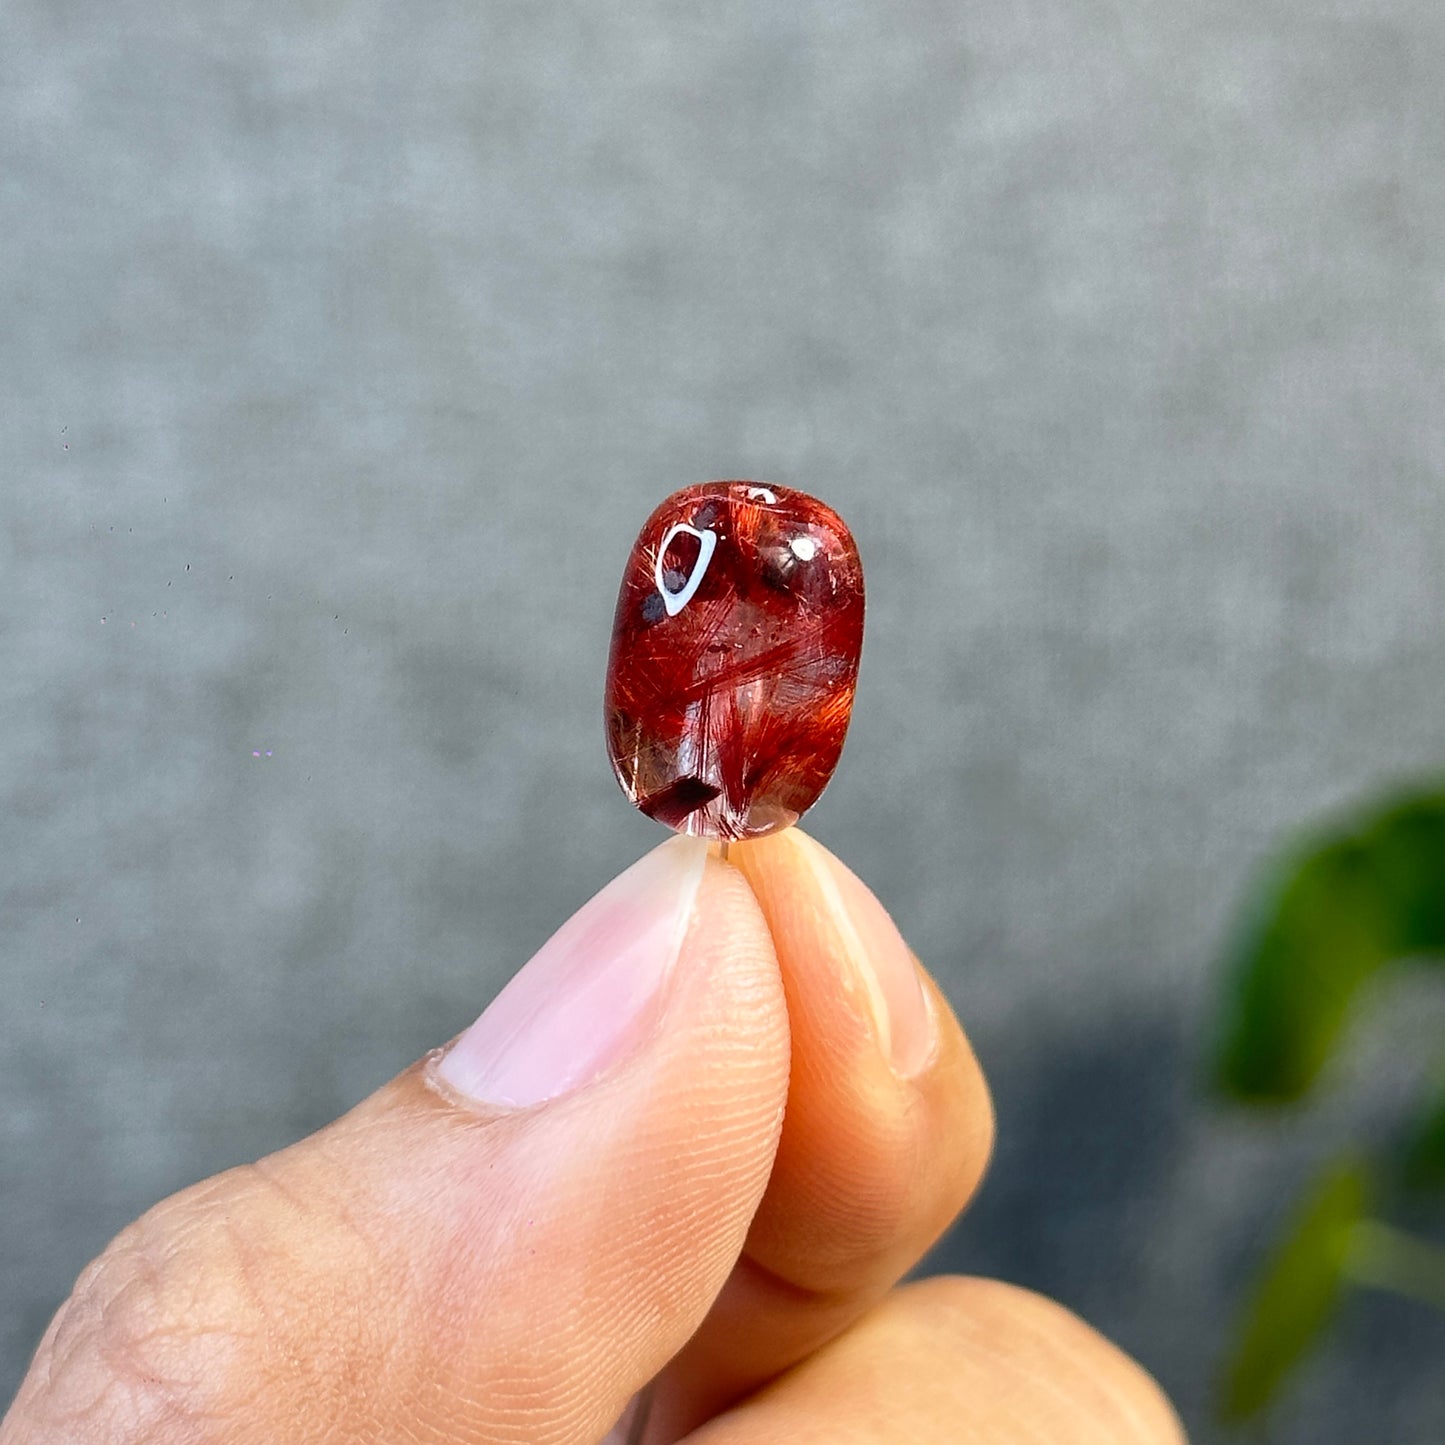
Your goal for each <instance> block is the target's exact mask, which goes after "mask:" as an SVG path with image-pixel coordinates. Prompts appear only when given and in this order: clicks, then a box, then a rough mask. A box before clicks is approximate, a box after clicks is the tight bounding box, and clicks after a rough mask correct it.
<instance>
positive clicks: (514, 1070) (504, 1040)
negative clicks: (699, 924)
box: [436, 838, 707, 1108]
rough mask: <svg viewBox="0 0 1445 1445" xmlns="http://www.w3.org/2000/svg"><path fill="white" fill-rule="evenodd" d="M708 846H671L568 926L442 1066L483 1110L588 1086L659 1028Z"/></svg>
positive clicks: (616, 882) (623, 877)
mask: <svg viewBox="0 0 1445 1445" xmlns="http://www.w3.org/2000/svg"><path fill="white" fill-rule="evenodd" d="M706 861H707V845H706V844H705V843H703V842H701V841H700V840H698V839H694V838H674V839H670V840H669V841H668V842H666V843H664V844H662V846H661V847H659V848H654V849H653V850H652V852H651V853H649V854H647V855H646V856H645V857H644V858H642V859H640V860H639V861H638V862H636V863H634V864H633V865H632V867H631V868H629V869H628V870H627V871H626V872H625V873H622V874H620V875H619V876H618V877H616V878H614V879H613V880H612V882H611V883H609V884H608V885H607V886H606V887H605V888H604V889H603V890H602V891H601V892H600V893H599V894H597V895H596V897H594V898H593V899H592V900H591V901H590V902H589V903H585V904H584V905H583V906H582V907H581V909H579V910H578V912H576V913H574V914H573V915H572V917H571V918H569V919H568V920H567V922H566V923H564V924H563V925H562V926H561V928H559V929H558V930H557V932H556V933H554V934H553V935H552V937H551V938H549V939H548V940H547V942H546V943H544V944H543V945H542V947H541V949H540V950H539V951H538V952H537V953H536V954H534V955H533V957H532V958H531V960H530V961H529V962H528V963H527V964H526V966H525V967H523V968H522V970H521V971H520V972H519V973H518V974H517V975H516V977H514V978H513V979H512V981H511V982H510V983H508V984H507V986H506V987H505V988H504V989H503V990H502V991H501V993H499V994H498V995H497V996H496V998H495V999H493V1000H492V1002H491V1004H490V1005H488V1007H487V1011H486V1012H485V1013H484V1014H483V1015H482V1016H481V1018H479V1019H478V1020H477V1021H476V1023H474V1024H473V1025H472V1026H471V1028H469V1029H468V1030H467V1031H466V1033H464V1034H463V1035H462V1036H461V1038H459V1039H458V1040H457V1041H456V1043H455V1044H453V1045H452V1047H451V1049H450V1050H448V1052H447V1053H446V1054H445V1055H443V1057H442V1058H441V1059H440V1060H439V1062H438V1063H437V1065H436V1073H437V1075H438V1077H440V1078H441V1079H442V1080H444V1081H445V1082H446V1083H447V1084H448V1085H450V1086H451V1087H452V1088H453V1089H456V1090H457V1091H458V1092H459V1093H462V1094H465V1095H466V1096H468V1097H469V1098H472V1099H476V1100H478V1101H480V1102H482V1103H487V1104H500V1105H505V1106H508V1107H511V1108H525V1107H527V1106H528V1105H530V1104H540V1103H541V1102H542V1101H543V1100H545V1099H555V1098H558V1097H559V1096H560V1095H562V1094H567V1093H570V1092H571V1091H572V1090H574V1089H579V1088H581V1087H582V1086H583V1085H584V1084H588V1083H590V1082H591V1081H592V1080H593V1079H595V1078H596V1077H597V1076H598V1075H599V1074H601V1073H603V1072H604V1071H605V1070H607V1069H609V1068H611V1067H612V1066H613V1065H614V1064H617V1063H620V1062H621V1061H622V1060H623V1059H624V1058H626V1057H627V1056H628V1055H629V1054H631V1053H632V1052H633V1051H634V1050H635V1049H636V1048H637V1047H638V1046H639V1045H640V1044H641V1043H642V1041H643V1039H644V1038H646V1037H647V1035H648V1034H649V1033H650V1032H651V1030H652V1029H653V1027H655V1025H656V1023H657V1021H658V1019H659V1018H660V1017H661V1014H662V1008H663V1004H664V1002H665V996H666V992H667V986H668V983H669V981H670V979H671V977H672V972H673V967H674V965H675V964H676V963H677V958H678V954H679V953H680V952H681V950H682V942H683V938H684V937H685V936H686V933H687V925H688V921H689V920H690V919H691V917H692V907H693V902H694V900H695V899H696V897H697V889H698V884H699V883H700V882H701V881H702V872H703V866H704V864H705V863H706Z"/></svg>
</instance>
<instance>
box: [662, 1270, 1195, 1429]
mask: <svg viewBox="0 0 1445 1445" xmlns="http://www.w3.org/2000/svg"><path fill="white" fill-rule="evenodd" d="M687 1442H688V1445H854V1442H856V1445H891V1442H897V1445H1045V1442H1047V1445H1185V1437H1184V1430H1183V1427H1182V1426H1181V1425H1180V1423H1179V1420H1178V1417H1177V1416H1176V1415H1175V1413H1174V1411H1173V1409H1172V1408H1171V1407H1170V1405H1169V1402H1168V1401H1167V1400H1166V1399H1165V1397H1164V1395H1163V1393H1162V1392H1161V1391H1160V1389H1159V1387H1158V1385H1156V1384H1155V1383H1154V1381H1153V1380H1152V1379H1151V1378H1150V1377H1149V1375H1148V1374H1146V1373H1145V1371H1144V1370H1143V1369H1141V1368H1140V1367H1139V1366H1138V1365H1137V1364H1136V1363H1135V1362H1134V1361H1133V1360H1131V1359H1130V1358H1129V1357H1128V1356H1127V1355H1125V1354H1124V1353H1123V1352H1122V1351H1120V1350H1119V1349H1118V1348H1116V1347H1115V1346H1114V1345H1112V1344H1110V1343H1109V1341H1108V1340H1106V1339H1105V1338H1104V1337H1103V1336H1102V1335H1100V1334H1098V1333H1097V1332H1095V1331H1094V1330H1092V1329H1090V1328H1089V1326H1088V1325H1086V1324H1084V1323H1083V1321H1082V1320H1080V1319H1078V1317H1077V1316H1075V1315H1072V1314H1070V1313H1069V1311H1068V1310H1066V1309H1064V1308H1063V1307H1062V1306H1061V1305H1057V1304H1055V1303H1053V1301H1051V1300H1047V1299H1045V1298H1043V1297H1042V1296H1041V1295H1036V1294H1033V1293H1031V1292H1030V1291H1028V1290H1023V1289H1018V1288H1016V1287H1015V1286H1013V1285H1007V1284H1001V1283H999V1282H998V1281H996V1280H987V1279H961V1278H953V1277H950V1278H940V1279H930V1280H924V1281H922V1282H921V1283H918V1284H914V1285H908V1286H905V1287H903V1288H901V1289H898V1290H895V1291H894V1292H893V1294H892V1295H890V1296H889V1297H888V1299H887V1300H886V1301H885V1302H884V1303H882V1304H880V1305H879V1306H877V1307H876V1308H875V1309H874V1310H873V1311H872V1312H871V1313H870V1314H868V1315H867V1316H866V1317H865V1318H864V1319H863V1320H862V1321H860V1322H859V1323H858V1324H856V1325H855V1326H854V1327H853V1328H852V1329H850V1330H849V1331H848V1332H847V1333H846V1334H844V1335H842V1336H841V1337H840V1338H838V1339H836V1340H834V1341H833V1342H832V1343H831V1344H830V1345H828V1346H826V1347H825V1348H824V1349H822V1350H820V1351H819V1352H818V1353H817V1354H815V1355H813V1356H812V1357H811V1358H809V1359H808V1360H806V1361H805V1362H804V1363H802V1364H801V1365H799V1366H798V1367H797V1368H796V1369H794V1370H793V1371H791V1372H790V1373H789V1374H787V1375H784V1376H783V1377H782V1378H780V1379H779V1380H777V1381H776V1382H775V1383H773V1384H772V1385H770V1386H769V1387H768V1388H767V1389H765V1390H763V1391H761V1392H760V1393H759V1394H757V1395H755V1396H753V1397H752V1398H750V1399H749V1400H747V1401H745V1402H744V1403H743V1404H741V1405H739V1406H737V1407H736V1408H734V1409H732V1410H730V1411H728V1412H727V1413H726V1414H724V1415H720V1416H718V1417H717V1418H716V1419H714V1420H712V1421H710V1422H709V1423H707V1424H706V1425H703V1426H702V1427H700V1428H699V1429H697V1430H696V1431H694V1432H693V1433H692V1434H691V1435H689V1436H688V1437H687Z"/></svg>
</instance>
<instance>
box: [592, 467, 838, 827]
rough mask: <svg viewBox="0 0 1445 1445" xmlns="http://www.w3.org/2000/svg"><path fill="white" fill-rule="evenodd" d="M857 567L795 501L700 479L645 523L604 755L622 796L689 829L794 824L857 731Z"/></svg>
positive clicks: (613, 672)
mask: <svg viewBox="0 0 1445 1445" xmlns="http://www.w3.org/2000/svg"><path fill="white" fill-rule="evenodd" d="M862 646H863V569H862V567H861V566H860V565H859V562H858V549H857V547H856V546H854V543H853V538H852V536H851V535H850V534H849V532H848V529H847V527H845V526H844V525H843V522H842V520H841V519H840V518H839V516H838V514H837V513H836V512H835V511H833V509H832V508H831V507H827V506H825V505H824V504H823V503H822V502H819V501H817V500H815V499H814V498H813V497H809V496H806V495H804V493H802V492H794V491H790V490H788V489H787V488H785V487H775V486H771V485H765V484H763V483H760V482H741V481H738V482H703V483H701V484H700V485H698V486H694V487H685V488H684V489H683V490H682V491H680V492H674V493H673V495H672V496H670V497H669V498H668V499H667V500H666V501H665V502H663V503H662V505H661V506H660V507H658V509H657V510H656V511H655V512H654V513H653V514H652V516H651V517H649V518H648V519H647V524H646V526H644V527H643V529H642V533H641V535H640V536H639V537H638V539H637V543H636V545H635V546H634V547H633V549H632V553H631V555H630V556H629V557H628V559H627V569H626V571H625V572H624V573H623V576H622V591H621V593H620V595H619V596H618V599H617V615H616V618H615V620H614V622H613V628H612V656H611V659H610V661H609V663H608V668H607V696H606V721H607V748H608V754H609V756H610V757H611V759H612V766H613V769H614V770H615V772H616V773H617V779H618V781H619V782H620V783H621V784H622V787H623V789H624V791H625V792H626V793H627V796H628V797H629V798H631V799H632V801H633V802H634V803H636V804H637V806H638V807H639V808H641V809H642V811H643V812H644V813H646V814H647V815H648V817H650V818H656V819H657V820H658V822H660V823H666V824H667V825H668V826H669V827H671V828H676V829H677V830H678V831H679V832H681V833H691V834H699V835H702V836H705V837H712V838H749V837H755V836H757V835H759V834H762V833H772V832H775V831H776V830H777V829H779V828H786V827H787V826H788V825H789V824H790V823H795V822H796V821H797V820H798V818H799V817H800V816H801V815H802V813H803V812H804V810H805V809H807V808H809V807H811V806H812V804H813V802H814V801H815V800H816V799H817V797H818V794H819V793H821V792H822V791H823V787H824V785H825V784H826V783H827V781H828V778H829V776H830V774H831V773H832V771H833V768H834V766H835V765H836V764H837V761H838V754H839V753H840V752H841V751H842V747H843V735H844V734H845V733H846V732H847V730H848V714H849V711H850V710H851V708H852V706H853V688H854V683H855V681H856V679H857V675H858V656H859V652H860V651H861V649H862Z"/></svg>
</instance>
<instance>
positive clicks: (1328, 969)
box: [1216, 840, 1388, 1099]
mask: <svg viewBox="0 0 1445 1445" xmlns="http://www.w3.org/2000/svg"><path fill="white" fill-rule="evenodd" d="M1379 907H1380V904H1379V897H1378V891H1377V887H1376V882H1375V878H1374V875H1373V873H1372V872H1371V870H1370V864H1369V856H1368V851H1367V849H1365V848H1364V847H1362V846H1361V845H1360V844H1359V843H1357V842H1354V841H1352V840H1344V841H1339V842H1334V843H1330V844H1327V845H1325V846H1323V847H1321V848H1319V849H1318V850H1317V851H1316V852H1314V853H1313V854H1312V855H1310V856H1308V857H1307V858H1305V859H1304V861H1303V862H1300V863H1295V864H1294V865H1293V866H1292V867H1291V868H1290V869H1289V870H1288V871H1287V872H1285V874H1284V877H1283V879H1282V881H1278V880H1276V881H1275V882H1274V883H1273V885H1272V886H1269V887H1267V891H1266V892H1265V893H1264V896H1263V897H1262V899H1261V900H1260V901H1259V902H1257V903H1256V905H1255V907H1254V908H1253V909H1252V910H1251V912H1250V914H1249V915H1248V916H1247V917H1246V920H1245V924H1244V927H1243V929H1242V930H1241V936H1240V938H1239V941H1238V942H1237V943H1236V946H1235V956H1234V959H1233V963H1232V966H1231V969H1230V974H1231V978H1230V983H1229V985H1228V990H1227V993H1226V996H1225V1008H1224V1028H1223V1036H1222V1039H1221V1042H1220V1046H1219V1050H1218V1057H1217V1061H1216V1071H1217V1078H1218V1082H1219V1085H1220V1087H1221V1088H1222V1089H1223V1090H1224V1091H1225V1092H1226V1093H1229V1094H1233V1095H1234V1096H1236V1097H1237V1098H1240V1099H1292V1098H1295V1097H1297V1096H1298V1095H1300V1094H1302V1093H1303V1092H1304V1091H1305V1090H1306V1089H1307V1088H1308V1087H1309V1085H1310V1084H1311V1083H1312V1082H1313V1080H1314V1078H1315V1076H1316V1075H1317V1074H1318V1073H1319V1070H1320V1068H1321V1066H1322V1065H1323V1064H1324V1062H1325V1060H1326V1059H1327V1058H1328V1057H1329V1053H1330V1049H1331V1047H1332V1046H1333V1044H1334V1042H1335V1039H1336V1037H1337V1036H1338V1035H1339V1032H1340V1028H1341V1026H1342V1025H1343V1023H1344V1019H1345V1014H1346V1011H1347V1010H1348V1007H1349V1003H1350V1000H1351V999H1352V998H1353V997H1354V995H1355V992H1356V990H1357V989H1358V988H1359V986H1360V984H1361V983H1363V982H1364V980H1365V979H1366V978H1368V977H1369V976H1370V975H1371V974H1372V973H1373V972H1374V971H1375V970H1376V969H1377V968H1379V967H1380V965H1381V964H1382V963H1384V962H1385V960H1386V958H1387V957H1388V954H1387V950H1386V948H1385V943H1384V937H1383V934H1384V928H1383V925H1382V923H1381V920H1380V917H1379Z"/></svg>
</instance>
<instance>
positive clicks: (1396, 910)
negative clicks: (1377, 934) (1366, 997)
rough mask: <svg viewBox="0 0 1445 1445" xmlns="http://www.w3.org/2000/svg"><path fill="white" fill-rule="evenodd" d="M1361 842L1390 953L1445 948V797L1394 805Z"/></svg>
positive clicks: (1428, 796) (1431, 795)
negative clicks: (1374, 883) (1365, 853)
mask: <svg viewBox="0 0 1445 1445" xmlns="http://www.w3.org/2000/svg"><path fill="white" fill-rule="evenodd" d="M1363 841H1364V847H1365V850H1366V852H1367V853H1368V854H1369V858H1370V866H1371V869H1372V871H1373V872H1374V875H1375V878H1376V881H1377V884H1378V888H1379V898H1380V917H1381V921H1382V923H1383V924H1384V925H1385V927H1386V929H1387V936H1386V937H1385V938H1384V940H1383V941H1384V943H1385V945H1386V947H1387V948H1388V950H1389V952H1390V953H1391V955H1392V956H1402V955H1406V954H1418V953H1436V952H1440V951H1442V950H1445V796H1442V795H1441V794H1439V793H1423V794H1420V795H1419V796H1418V797H1413V798H1406V799H1404V800H1402V801H1399V802H1397V803H1395V804H1394V805H1393V806H1392V807H1389V808H1386V809H1385V810H1384V811H1383V812H1382V813H1380V814H1379V815H1378V816H1377V817H1376V818H1375V820H1374V822H1373V823H1371V824H1370V825H1369V827H1368V831H1367V832H1366V833H1365V836H1364V840H1363Z"/></svg>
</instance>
